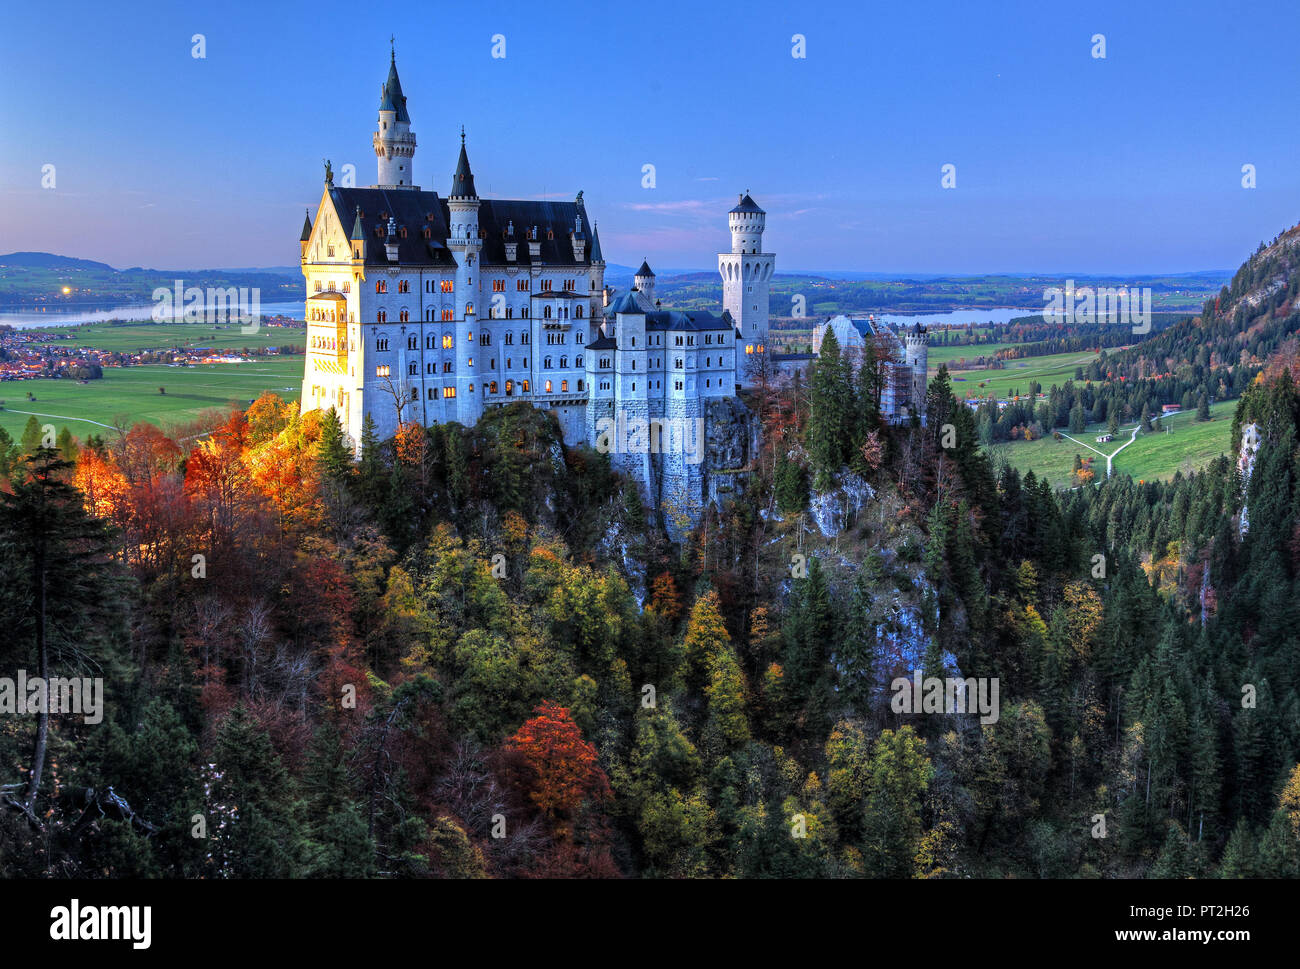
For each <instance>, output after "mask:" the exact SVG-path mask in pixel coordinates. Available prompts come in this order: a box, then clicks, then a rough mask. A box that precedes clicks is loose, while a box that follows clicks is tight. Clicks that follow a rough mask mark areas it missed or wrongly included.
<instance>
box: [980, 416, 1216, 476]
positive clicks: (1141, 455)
mask: <svg viewBox="0 0 1300 969" xmlns="http://www.w3.org/2000/svg"><path fill="white" fill-rule="evenodd" d="M1236 407H1237V402H1236V401H1235V400H1224V401H1219V402H1218V403H1216V404H1214V405H1213V406H1211V407H1210V417H1211V418H1212V420H1210V421H1207V422H1204V423H1197V422H1196V420H1195V412H1194V411H1184V412H1183V413H1181V414H1178V415H1175V416H1173V417H1166V418H1163V419H1162V420H1161V423H1162V424H1163V426H1164V427H1165V428H1167V429H1168V430H1169V431H1170V432H1171V433H1160V434H1157V433H1152V434H1141V433H1139V434H1138V436H1137V439H1136V440H1134V441H1133V443H1132V444H1129V445H1128V447H1125V448H1124V449H1123V450H1122V451H1119V449H1120V448H1121V447H1122V446H1123V445H1124V444H1125V443H1126V442H1127V441H1128V440H1129V437H1130V435H1131V434H1132V431H1133V425H1132V424H1129V425H1128V426H1126V427H1121V428H1120V431H1119V433H1118V434H1117V435H1116V436H1115V440H1114V441H1112V442H1110V443H1109V444H1098V443H1097V442H1096V440H1095V439H1096V437H1097V435H1098V434H1102V433H1104V432H1105V425H1104V424H1089V425H1088V429H1087V431H1086V432H1085V433H1083V434H1073V435H1071V437H1074V438H1077V439H1078V440H1080V441H1083V442H1085V443H1087V444H1089V445H1091V446H1092V447H1094V448H1096V449H1097V450H1098V451H1101V452H1102V453H1103V454H1115V453H1116V452H1117V451H1119V456H1118V457H1116V458H1115V459H1114V473H1115V474H1126V475H1129V476H1130V477H1132V478H1134V479H1138V480H1143V481H1155V480H1166V479H1168V478H1172V477H1173V476H1174V474H1175V472H1177V471H1179V470H1180V469H1182V470H1186V469H1189V468H1201V467H1204V466H1205V465H1206V464H1208V463H1209V462H1210V461H1212V460H1214V459H1215V458H1216V457H1218V456H1219V455H1220V454H1225V453H1232V452H1233V451H1234V450H1235V448H1234V446H1233V443H1232V441H1231V440H1230V438H1231V435H1232V415H1233V412H1234V411H1235V410H1236ZM988 450H989V453H990V454H992V455H993V458H994V461H996V462H1001V461H1004V460H1005V461H1006V462H1008V463H1009V464H1011V465H1012V466H1013V467H1015V468H1016V469H1017V470H1019V471H1020V472H1021V473H1022V474H1023V473H1025V472H1027V471H1033V472H1034V474H1036V475H1037V476H1038V477H1040V478H1044V477H1045V478H1046V479H1047V480H1048V481H1050V482H1051V483H1052V485H1053V486H1055V487H1058V488H1068V487H1070V486H1071V485H1072V484H1073V483H1074V482H1073V481H1072V480H1071V475H1072V474H1073V471H1074V456H1075V455H1076V454H1078V455H1079V456H1080V457H1084V458H1087V457H1091V458H1093V459H1094V460H1093V471H1094V472H1095V473H1096V475H1097V479H1098V480H1100V479H1101V478H1103V477H1104V476H1105V474H1106V459H1105V458H1104V457H1102V456H1101V455H1100V454H1097V453H1095V452H1093V451H1090V450H1088V449H1087V448H1086V447H1084V446H1083V445H1082V444H1076V443H1075V442H1074V441H1069V440H1061V441H1057V440H1055V439H1054V438H1052V437H1051V436H1050V435H1049V436H1047V437H1044V438H1041V439H1040V440H1037V441H1012V442H1009V443H1005V444H995V445H993V446H992V447H990V448H989V449H988Z"/></svg>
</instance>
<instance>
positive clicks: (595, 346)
mask: <svg viewBox="0 0 1300 969" xmlns="http://www.w3.org/2000/svg"><path fill="white" fill-rule="evenodd" d="M617 348H618V341H617V340H615V339H614V338H613V337H612V336H605V335H603V334H602V335H601V336H598V337H596V339H594V340H592V341H591V342H590V343H588V344H587V349H588V350H615V349H617Z"/></svg>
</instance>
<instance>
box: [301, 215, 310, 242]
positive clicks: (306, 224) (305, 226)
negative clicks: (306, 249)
mask: <svg viewBox="0 0 1300 969" xmlns="http://www.w3.org/2000/svg"><path fill="white" fill-rule="evenodd" d="M310 238H311V209H308V210H307V216H306V218H305V219H304V220H303V223H302V238H301V239H299V240H298V241H299V242H306V241H307V240H308V239H310Z"/></svg>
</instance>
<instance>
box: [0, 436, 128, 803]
mask: <svg viewBox="0 0 1300 969" xmlns="http://www.w3.org/2000/svg"><path fill="white" fill-rule="evenodd" d="M71 470H72V465H71V464H70V463H69V462H67V461H64V460H61V459H60V458H59V454H58V451H56V450H55V449H53V448H45V447H38V448H37V449H36V451H35V452H34V453H33V454H31V455H29V456H28V457H27V458H26V459H25V463H24V468H23V469H22V473H24V475H25V477H24V480H18V481H14V482H13V491H12V493H8V494H3V495H0V588H4V589H6V590H8V592H9V595H8V596H7V597H6V598H4V599H3V600H0V625H3V628H4V629H5V637H4V645H3V647H0V665H3V666H4V667H7V668H9V669H14V668H24V667H26V668H30V667H31V666H32V665H34V666H35V668H36V675H37V676H39V677H41V678H42V679H44V680H46V681H47V682H48V680H49V678H50V677H51V676H53V675H59V676H68V675H72V674H73V673H74V672H77V675H80V672H79V668H80V667H86V668H87V669H86V673H87V675H89V669H90V668H95V675H105V674H106V673H107V672H109V671H110V670H116V668H117V664H118V663H119V662H120V657H118V656H115V655H114V653H113V652H112V651H113V649H114V648H115V646H116V642H115V639H116V636H117V635H118V634H119V633H120V631H121V618H122V615H123V613H125V611H126V610H125V607H124V606H123V604H122V598H121V597H122V593H121V591H120V590H121V585H120V583H121V579H120V573H119V572H118V570H117V567H116V566H115V565H113V564H112V563H111V562H110V561H109V555H110V550H111V543H110V541H109V535H108V531H107V528H106V526H105V525H104V524H103V523H102V522H100V521H99V520H97V519H94V518H91V517H89V516H88V515H87V514H86V511H85V508H84V507H83V504H82V498H81V493H80V492H79V491H77V490H76V489H75V488H73V487H72V486H71V485H69V484H68V483H67V482H66V481H65V480H64V479H65V478H66V477H67V476H68V474H69V472H70V471H71ZM15 477H16V476H15ZM3 613H8V614H7V615H4V614H3ZM33 660H34V661H35V662H34V664H33ZM49 725H50V714H49V711H48V710H43V711H42V712H40V713H38V714H37V717H36V736H35V738H34V741H33V750H32V756H31V763H30V768H29V770H28V780H27V790H26V792H25V793H24V795H23V800H24V803H25V804H26V805H27V806H28V807H29V808H30V807H31V806H32V805H33V804H34V803H35V800H36V797H37V794H38V793H39V792H40V789H41V783H42V781H43V779H44V768H45V760H46V756H47V743H48V737H49Z"/></svg>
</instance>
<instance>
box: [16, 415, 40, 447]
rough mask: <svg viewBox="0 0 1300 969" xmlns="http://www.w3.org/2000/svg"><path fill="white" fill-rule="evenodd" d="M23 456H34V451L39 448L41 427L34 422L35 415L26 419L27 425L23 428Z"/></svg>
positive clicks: (37, 422) (38, 423)
mask: <svg viewBox="0 0 1300 969" xmlns="http://www.w3.org/2000/svg"><path fill="white" fill-rule="evenodd" d="M21 440H22V446H23V454H34V453H36V449H37V448H39V447H40V446H41V425H40V422H39V421H37V420H36V417H35V415H33V416H31V417H29V418H27V423H26V424H25V425H24V426H23V436H22V439H21Z"/></svg>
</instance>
